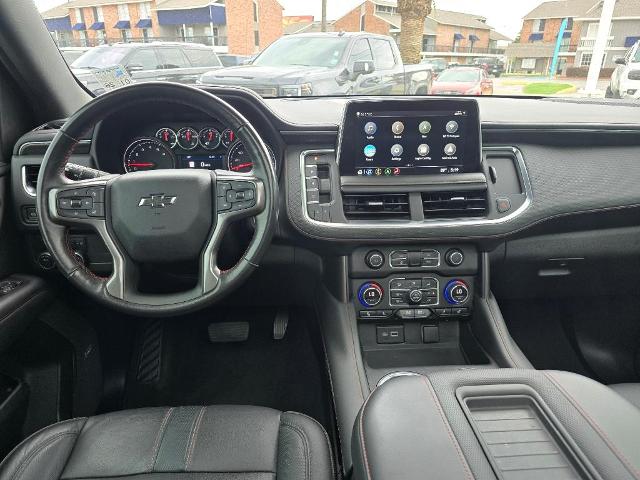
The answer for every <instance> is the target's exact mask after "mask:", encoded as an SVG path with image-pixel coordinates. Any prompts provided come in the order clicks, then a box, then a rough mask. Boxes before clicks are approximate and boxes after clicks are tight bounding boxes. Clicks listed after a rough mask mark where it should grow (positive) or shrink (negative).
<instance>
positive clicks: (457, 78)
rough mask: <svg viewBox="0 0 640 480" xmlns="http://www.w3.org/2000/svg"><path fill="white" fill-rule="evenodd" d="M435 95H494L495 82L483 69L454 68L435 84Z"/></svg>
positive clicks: (441, 75) (443, 73) (442, 75)
mask: <svg viewBox="0 0 640 480" xmlns="http://www.w3.org/2000/svg"><path fill="white" fill-rule="evenodd" d="M431 93H432V94H434V95H493V81H492V80H491V79H490V78H489V76H488V75H487V72H486V71H485V70H484V69H483V68H478V67H453V68H449V69H447V70H445V71H444V72H442V73H441V74H440V76H439V77H438V78H437V79H436V80H435V81H434V82H433V86H432V87H431Z"/></svg>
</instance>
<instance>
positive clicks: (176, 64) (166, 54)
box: [160, 48, 190, 68]
mask: <svg viewBox="0 0 640 480" xmlns="http://www.w3.org/2000/svg"><path fill="white" fill-rule="evenodd" d="M160 54H161V55H162V58H163V61H162V65H164V68H187V67H190V65H189V62H188V61H187V58H186V57H185V56H184V53H182V50H180V49H179V48H163V49H162V50H161V51H160Z"/></svg>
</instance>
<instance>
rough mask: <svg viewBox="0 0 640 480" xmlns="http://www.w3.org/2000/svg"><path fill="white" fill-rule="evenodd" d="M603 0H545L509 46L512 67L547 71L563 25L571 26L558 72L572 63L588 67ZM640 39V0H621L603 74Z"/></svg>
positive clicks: (564, 36) (562, 41)
mask: <svg viewBox="0 0 640 480" xmlns="http://www.w3.org/2000/svg"><path fill="white" fill-rule="evenodd" d="M600 13H601V2H600V1H599V0H556V1H550V2H545V3H542V4H541V5H539V6H538V7H536V8H534V9H533V10H532V11H531V12H529V13H528V14H527V15H526V16H525V17H524V20H523V23H522V29H521V31H520V36H519V39H518V41H517V42H516V43H513V44H511V45H510V46H509V48H508V49H507V58H508V66H507V68H508V69H509V71H511V72H514V73H538V74H547V73H549V70H550V68H551V65H552V62H553V56H554V53H555V49H556V43H557V41H558V37H559V35H560V27H561V24H562V22H563V21H564V19H567V28H566V30H565V31H564V32H563V34H562V38H561V39H560V53H559V57H558V64H557V72H556V73H565V72H566V71H567V70H568V69H569V68H571V67H577V68H582V69H584V70H585V71H586V70H587V69H588V67H589V65H590V64H591V57H592V56H593V46H594V44H595V39H596V35H597V32H598V23H599V20H600ZM638 39H640V1H638V0H618V2H617V3H616V7H615V10H614V14H613V21H612V25H611V32H610V35H609V40H608V43H607V47H606V51H605V56H604V59H603V67H604V70H603V75H604V76H608V75H609V73H610V69H612V68H613V67H614V65H615V64H614V61H615V58H616V57H617V56H621V55H624V52H625V51H626V49H627V48H629V46H631V45H633V44H634V43H635V41H637V40H638Z"/></svg>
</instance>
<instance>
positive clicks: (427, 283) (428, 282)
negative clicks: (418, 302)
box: [422, 277, 438, 288]
mask: <svg viewBox="0 0 640 480" xmlns="http://www.w3.org/2000/svg"><path fill="white" fill-rule="evenodd" d="M422 288H438V281H437V280H436V279H435V278H431V277H424V278H423V279H422Z"/></svg>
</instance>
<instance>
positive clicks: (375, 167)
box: [339, 99, 481, 177]
mask: <svg viewBox="0 0 640 480" xmlns="http://www.w3.org/2000/svg"><path fill="white" fill-rule="evenodd" d="M480 158H481V147H480V120H479V113H478V104H477V102H476V101H475V100H474V99H460V100H449V99H428V100H422V99H421V100H407V101H405V100H381V101H353V102H350V103H349V104H347V106H346V110H345V117H344V124H343V127H342V136H341V139H340V152H339V162H340V172H341V175H343V176H350V175H357V176H362V177H385V176H387V177H389V176H400V175H446V174H455V173H467V172H477V171H479V170H480Z"/></svg>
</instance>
